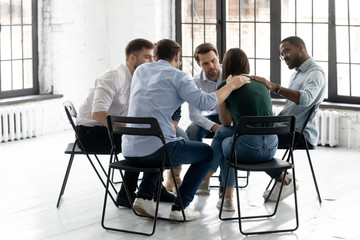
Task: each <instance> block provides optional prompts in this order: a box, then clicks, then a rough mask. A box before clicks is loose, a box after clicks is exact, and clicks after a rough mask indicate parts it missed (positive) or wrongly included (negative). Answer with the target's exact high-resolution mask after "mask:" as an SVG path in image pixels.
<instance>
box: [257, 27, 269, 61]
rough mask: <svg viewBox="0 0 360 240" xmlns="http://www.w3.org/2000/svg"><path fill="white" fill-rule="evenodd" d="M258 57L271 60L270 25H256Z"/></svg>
mask: <svg viewBox="0 0 360 240" xmlns="http://www.w3.org/2000/svg"><path fill="white" fill-rule="evenodd" d="M256 57H257V58H270V24H269V23H258V24H256Z"/></svg>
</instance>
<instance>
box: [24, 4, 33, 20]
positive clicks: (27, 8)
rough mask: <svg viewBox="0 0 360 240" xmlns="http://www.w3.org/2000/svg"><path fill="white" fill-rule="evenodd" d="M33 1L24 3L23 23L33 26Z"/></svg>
mask: <svg viewBox="0 0 360 240" xmlns="http://www.w3.org/2000/svg"><path fill="white" fill-rule="evenodd" d="M31 4H32V1H30V0H25V1H23V23H24V24H31V23H32V12H31V11H32V6H31Z"/></svg>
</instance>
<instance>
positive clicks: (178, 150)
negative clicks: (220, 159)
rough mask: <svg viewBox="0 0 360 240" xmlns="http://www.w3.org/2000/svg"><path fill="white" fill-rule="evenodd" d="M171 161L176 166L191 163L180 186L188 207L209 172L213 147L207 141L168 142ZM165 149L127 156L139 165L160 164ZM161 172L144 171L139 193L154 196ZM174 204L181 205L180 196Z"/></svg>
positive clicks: (183, 201)
mask: <svg viewBox="0 0 360 240" xmlns="http://www.w3.org/2000/svg"><path fill="white" fill-rule="evenodd" d="M166 148H167V150H168V153H169V157H170V161H171V163H172V165H173V166H174V167H176V166H180V165H182V164H191V165H190V167H189V169H188V170H187V172H186V173H185V176H184V179H183V182H182V184H181V186H180V188H179V193H180V196H181V201H182V203H183V206H184V207H187V206H188V205H189V204H190V203H191V201H192V200H193V199H194V195H195V192H196V190H197V189H198V187H199V185H200V183H201V181H202V180H203V178H204V177H205V175H206V174H207V172H208V170H209V166H210V161H211V159H212V155H213V152H212V149H211V147H210V146H209V145H207V144H205V143H200V142H195V141H186V140H180V141H175V142H170V143H167V144H166ZM163 156H164V149H163V148H160V149H158V150H157V151H155V152H154V153H152V154H150V155H148V156H145V157H139V158H137V157H125V158H126V159H128V160H130V161H133V163H134V165H138V166H146V165H148V166H154V165H155V166H159V165H160V164H161V163H162V161H163ZM158 178H159V173H144V174H143V178H142V181H141V183H140V186H139V191H138V195H144V196H148V197H151V198H153V197H154V193H155V189H156V183H157V180H158ZM174 204H175V205H177V206H180V200H179V197H176V198H175V200H174Z"/></svg>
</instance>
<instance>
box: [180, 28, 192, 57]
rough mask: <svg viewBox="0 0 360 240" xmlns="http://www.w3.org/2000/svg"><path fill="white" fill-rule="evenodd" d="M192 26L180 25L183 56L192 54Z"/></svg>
mask: <svg viewBox="0 0 360 240" xmlns="http://www.w3.org/2000/svg"><path fill="white" fill-rule="evenodd" d="M192 38H193V36H192V26H191V25H190V24H183V25H182V44H181V48H182V55H184V56H192V54H193V50H194V49H193V48H192Z"/></svg>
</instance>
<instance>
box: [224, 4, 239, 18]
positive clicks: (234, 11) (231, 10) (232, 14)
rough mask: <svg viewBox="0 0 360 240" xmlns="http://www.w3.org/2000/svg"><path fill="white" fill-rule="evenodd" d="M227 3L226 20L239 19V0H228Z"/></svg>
mask: <svg viewBox="0 0 360 240" xmlns="http://www.w3.org/2000/svg"><path fill="white" fill-rule="evenodd" d="M226 3H227V4H226V13H227V14H226V20H227V21H239V0H228V1H226Z"/></svg>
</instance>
